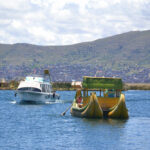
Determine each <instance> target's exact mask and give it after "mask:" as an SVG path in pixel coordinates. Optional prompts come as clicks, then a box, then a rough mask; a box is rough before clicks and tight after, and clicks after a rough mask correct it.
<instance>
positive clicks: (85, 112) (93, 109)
mask: <svg viewBox="0 0 150 150" xmlns="http://www.w3.org/2000/svg"><path fill="white" fill-rule="evenodd" d="M71 114H72V115H73V116H77V117H86V118H102V117H103V111H102V109H101V107H100V105H99V103H98V100H97V97H96V95H95V94H94V93H92V95H91V96H90V101H89V103H88V104H87V105H86V106H84V107H82V108H81V105H78V104H77V102H76V100H74V103H73V106H72V108H71Z"/></svg>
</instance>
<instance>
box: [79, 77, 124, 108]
mask: <svg viewBox="0 0 150 150" xmlns="http://www.w3.org/2000/svg"><path fill="white" fill-rule="evenodd" d="M82 87H83V88H82V91H81V90H78V91H77V93H76V98H77V97H79V96H82V99H83V100H82V102H83V106H85V105H86V104H87V103H88V102H89V100H90V95H91V93H92V92H95V93H96V95H97V99H98V102H99V104H100V106H101V107H102V109H103V110H105V109H106V110H107V109H109V108H112V107H113V106H115V105H116V104H117V103H118V101H119V99H120V95H121V91H122V87H123V83H122V80H121V79H120V78H103V77H102V78H101V77H86V76H85V77H83V83H82Z"/></svg>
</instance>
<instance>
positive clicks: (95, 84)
mask: <svg viewBox="0 0 150 150" xmlns="http://www.w3.org/2000/svg"><path fill="white" fill-rule="evenodd" d="M82 87H83V88H86V89H115V90H122V88H123V83H122V80H121V78H104V77H86V76H84V77H83V83H82Z"/></svg>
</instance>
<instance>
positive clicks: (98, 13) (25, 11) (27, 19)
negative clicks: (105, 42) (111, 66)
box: [0, 0, 150, 45]
mask: <svg viewBox="0 0 150 150" xmlns="http://www.w3.org/2000/svg"><path fill="white" fill-rule="evenodd" d="M149 29H150V0H0V43H5V44H13V43H30V44H36V45H70V44H74V43H80V42H87V41H93V40H96V39H100V38H105V37H108V36H112V35H116V34H120V33H124V32H129V31H136V30H140V31H143V30H149Z"/></svg>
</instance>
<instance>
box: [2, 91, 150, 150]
mask: <svg viewBox="0 0 150 150" xmlns="http://www.w3.org/2000/svg"><path fill="white" fill-rule="evenodd" d="M58 93H59V94H60V96H61V100H60V101H57V102H56V103H47V104H38V105H37V104H23V103H17V102H16V99H15V97H14V91H0V150H65V149H66V150H97V149H101V150H149V149H150V91H126V92H124V93H125V95H126V105H127V107H128V110H129V115H130V118H129V119H128V120H117V119H105V120H104V119H82V118H76V117H72V116H71V115H70V112H69V111H68V112H67V113H66V115H65V116H61V115H60V114H61V113H62V112H63V111H64V110H65V109H66V108H67V107H69V106H70V105H71V102H72V100H73V98H74V95H75V92H73V91H72V92H68V91H65V92H64V91H62V92H58Z"/></svg>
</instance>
